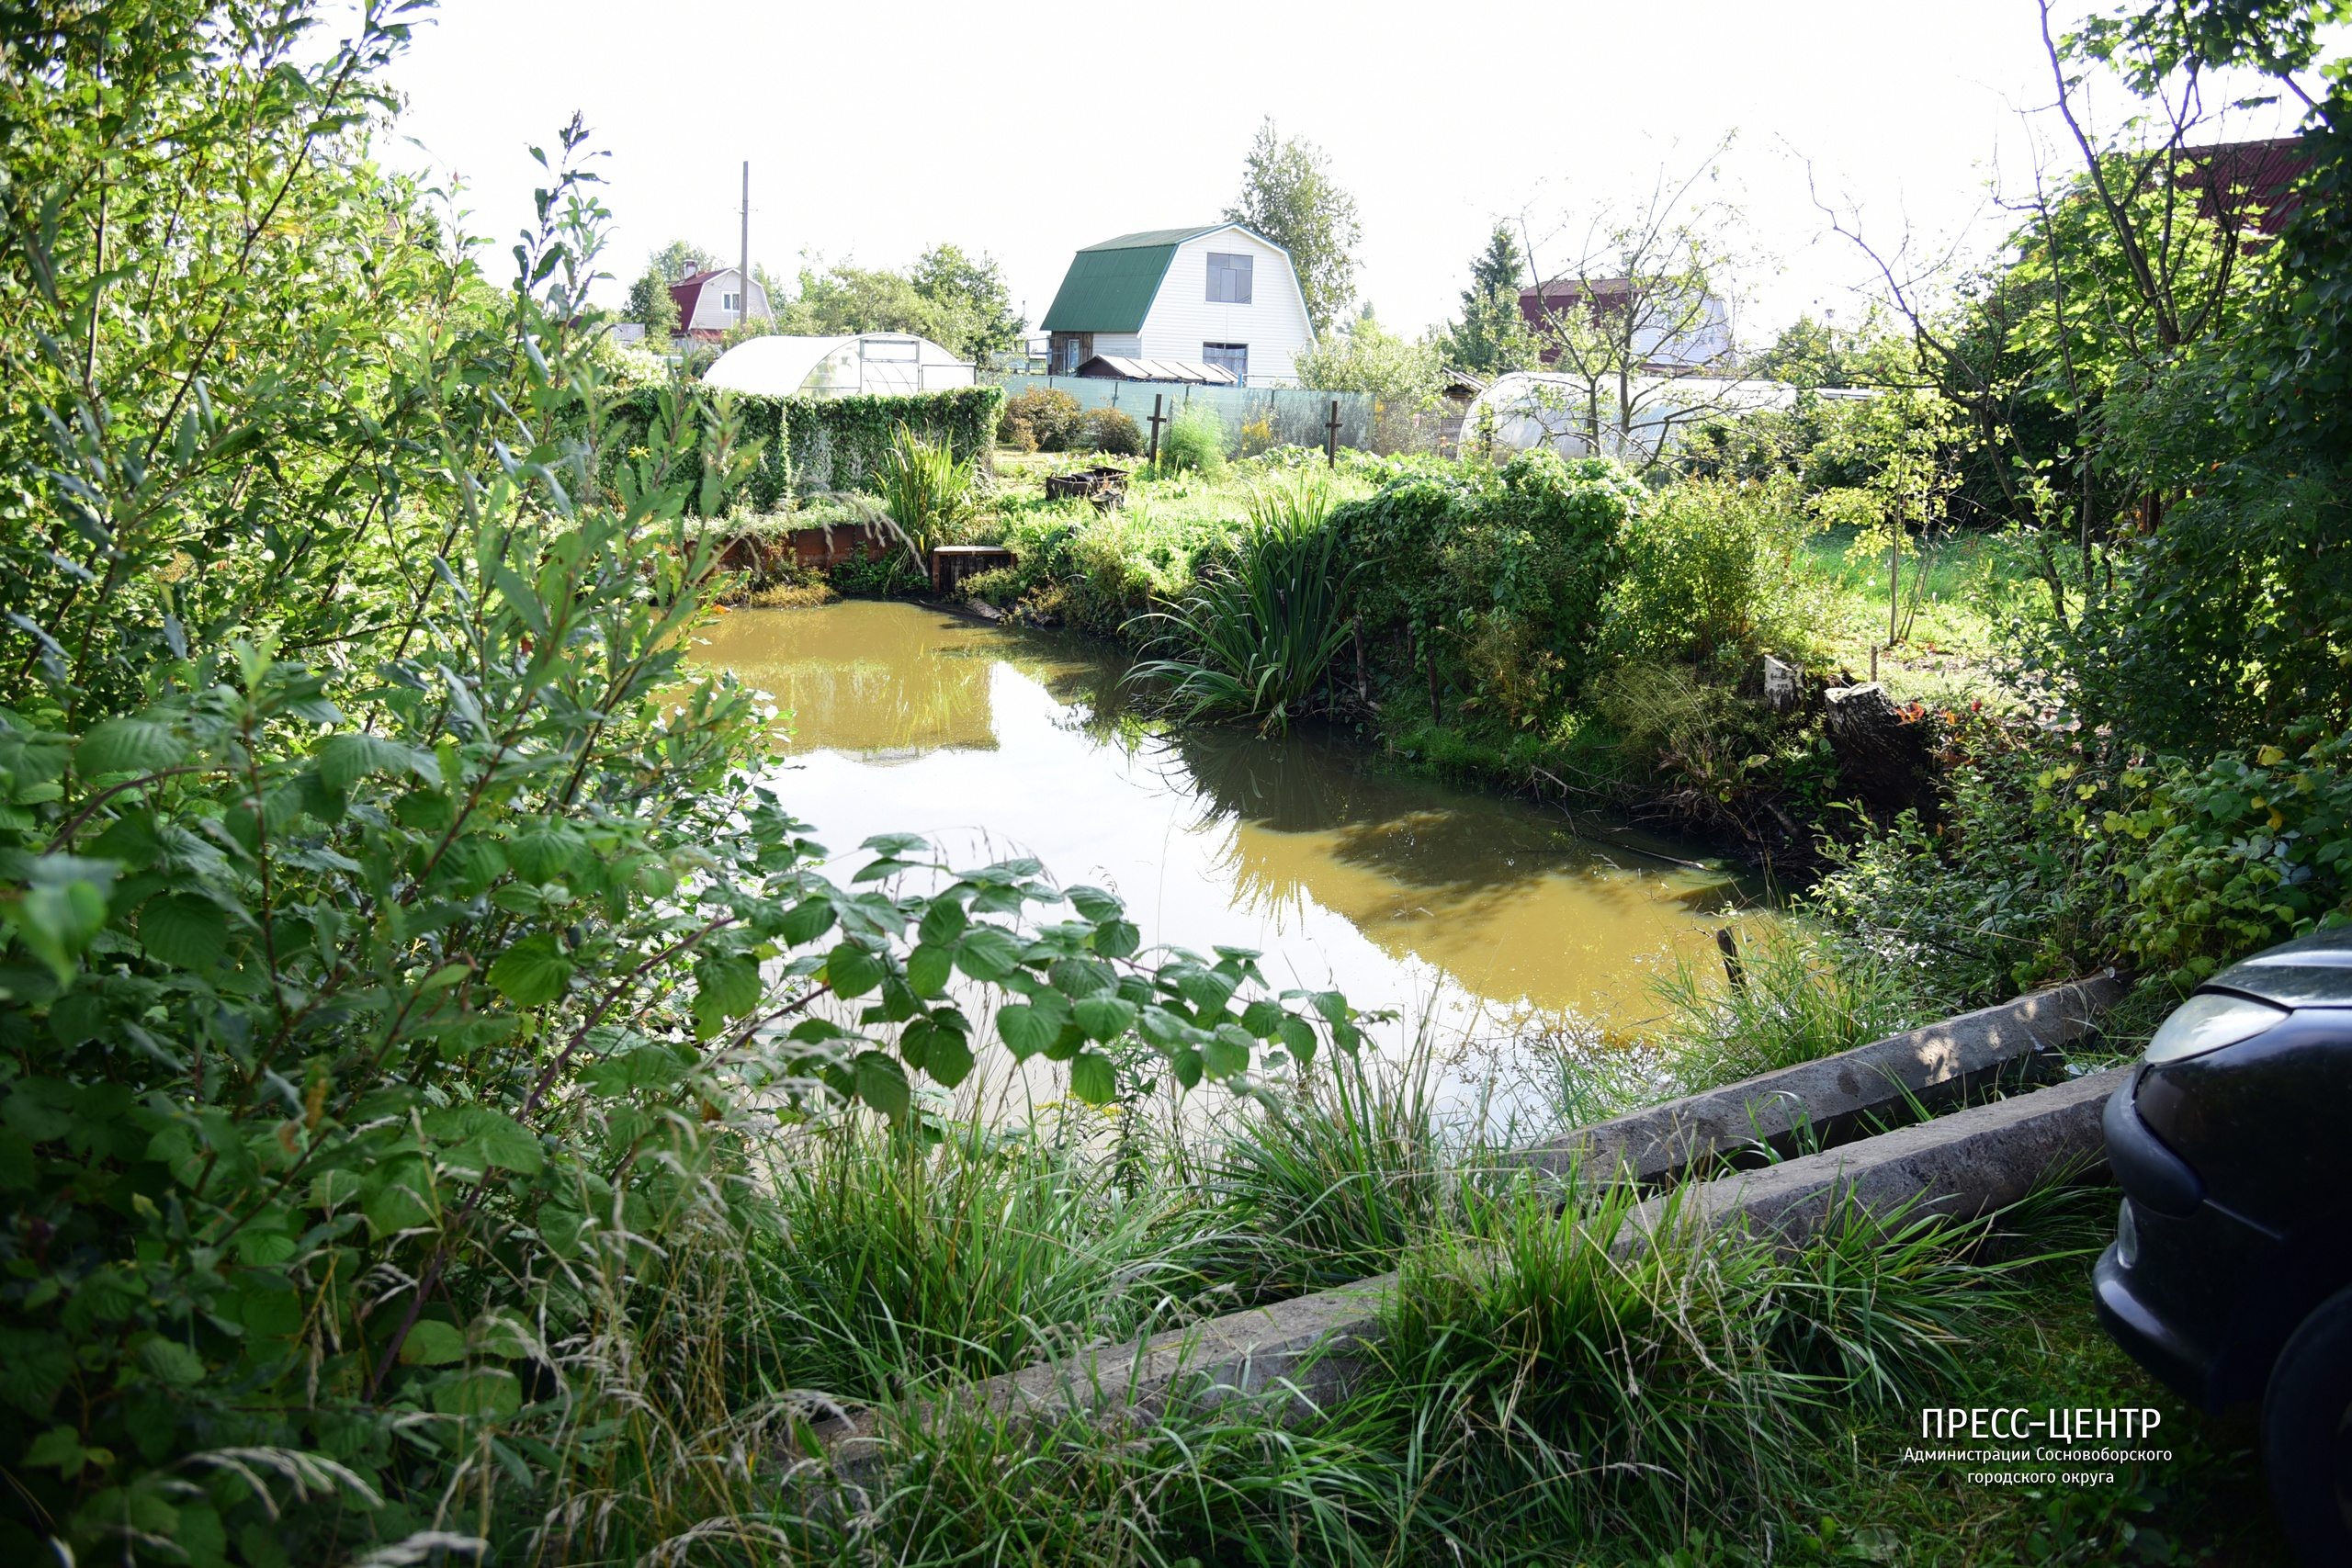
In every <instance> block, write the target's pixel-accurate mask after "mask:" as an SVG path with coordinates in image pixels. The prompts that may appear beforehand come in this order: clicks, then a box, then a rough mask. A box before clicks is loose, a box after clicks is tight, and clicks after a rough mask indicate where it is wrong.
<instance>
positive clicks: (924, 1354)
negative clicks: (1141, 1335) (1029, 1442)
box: [762, 1125, 1223, 1399]
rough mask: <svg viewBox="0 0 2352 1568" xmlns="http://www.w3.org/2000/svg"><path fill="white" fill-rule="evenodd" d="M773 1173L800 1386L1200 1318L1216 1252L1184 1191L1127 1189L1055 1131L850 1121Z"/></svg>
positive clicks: (986, 1371)
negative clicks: (901, 1131) (905, 1129)
mask: <svg viewBox="0 0 2352 1568" xmlns="http://www.w3.org/2000/svg"><path fill="white" fill-rule="evenodd" d="M773 1181H774V1186H775V1198H776V1204H777V1210H778V1217H779V1222H780V1224H779V1229H778V1232H777V1234H776V1235H775V1236H773V1237H772V1238H769V1239H768V1240H766V1241H765V1242H764V1243H763V1246H764V1247H765V1248H766V1252H765V1256H764V1258H763V1260H762V1261H763V1265H764V1276H765V1284H764V1287H763V1289H764V1293H765V1297H766V1300H765V1303H764V1305H765V1307H766V1310H767V1313H768V1317H769V1329H768V1332H769V1335H770V1343H771V1345H772V1346H773V1348H774V1349H775V1354H776V1357H777V1359H778V1361H779V1363H780V1364H781V1365H782V1366H784V1367H785V1368H786V1369H788V1371H789V1373H790V1376H791V1378H792V1380H793V1381H794V1382H795V1383H796V1384H798V1385H800V1386H806V1387H815V1388H822V1389H826V1390H828V1391H831V1392H832V1393H837V1394H839V1395H841V1396H842V1397H845V1398H852V1399H872V1398H876V1397H880V1396H882V1395H884V1394H886V1393H889V1392H891V1391H892V1390H893V1389H894V1388H896V1387H899V1386H903V1385H904V1384H906V1383H907V1382H910V1381H913V1380H920V1379H924V1378H934V1377H940V1376H944V1375H948V1374H954V1375H959V1376H970V1377H983V1378H985V1377H991V1376H994V1375H996V1374H998V1373H1001V1372H1006V1371H1014V1370H1016V1369H1018V1368H1019V1367H1021V1366H1023V1365H1026V1364H1028V1363H1029V1362H1031V1361H1034V1360H1036V1359H1043V1358H1045V1357H1046V1356H1047V1355H1049V1354H1051V1353H1053V1352H1056V1351H1058V1350H1062V1349H1066V1348H1069V1347H1071V1346H1075V1345H1083V1344H1087V1343H1090V1342H1092V1341H1095V1340H1101V1339H1119V1338H1125V1337H1129V1336H1131V1335H1133V1334H1135V1333H1136V1332H1137V1331H1138V1330H1139V1329H1140V1328H1142V1327H1143V1326H1144V1325H1147V1324H1148V1323H1152V1322H1157V1321H1160V1320H1164V1319H1170V1318H1174V1317H1178V1316H1183V1315H1191V1314H1194V1313H1195V1311H1196V1309H1197V1303H1198V1298H1200V1297H1201V1296H1202V1293H1203V1292H1204V1291H1206V1290H1207V1289H1208V1288H1209V1287H1210V1285H1211V1284H1212V1282H1213V1281H1212V1280H1211V1277H1210V1273H1209V1269H1210V1268H1211V1266H1212V1264H1213V1263H1214V1261H1215V1259H1216V1257H1217V1256H1218V1254H1219V1252H1220V1250H1221V1249H1220V1247H1218V1245H1217V1243H1216V1238H1215V1237H1214V1236H1212V1235H1210V1234H1209V1232H1208V1227H1207V1225H1206V1224H1205V1223H1204V1215H1203V1214H1202V1213H1201V1211H1200V1208H1199V1205H1198V1203H1197V1202H1196V1201H1195V1200H1194V1199H1193V1197H1192V1196H1191V1195H1190V1194H1189V1193H1188V1192H1187V1191H1186V1190H1184V1189H1183V1188H1182V1186H1181V1185H1179V1184H1174V1183H1159V1184H1146V1185H1144V1186H1143V1187H1142V1188H1141V1189H1140V1190H1138V1191H1136V1192H1133V1193H1131V1192H1130V1191H1129V1190H1126V1185H1125V1184H1123V1183H1122V1182H1121V1181H1120V1180H1119V1179H1118V1171H1117V1169H1116V1161H1115V1159H1114V1157H1113V1156H1111V1155H1110V1154H1109V1153H1106V1152H1101V1151H1095V1150H1092V1149H1091V1148H1088V1147H1084V1146H1071V1145H1068V1144H1065V1143H1061V1142H1059V1141H1057V1140H1054V1139H1052V1138H1031V1137H1012V1138H1004V1137H991V1136H990V1135H989V1134H984V1133H981V1132H979V1131H978V1130H975V1129H968V1128H967V1129H963V1130H960V1131H959V1132H957V1133H956V1134H954V1135H953V1136H951V1137H950V1138H949V1139H948V1140H947V1141H946V1142H945V1143H944V1144H942V1145H937V1146H935V1147H931V1148H924V1147H922V1146H919V1145H914V1144H911V1143H910V1141H909V1140H908V1139H907V1138H905V1137H903V1136H899V1135H894V1134H889V1133H888V1132H886V1131H883V1130H880V1129H876V1128H872V1127H867V1126H855V1125H853V1126H843V1127H840V1128H834V1129H829V1130H828V1131H827V1132H825V1133H824V1134H821V1135H819V1136H816V1137H814V1138H812V1139H809V1140H808V1141H807V1142H806V1143H805V1144H803V1145H801V1146H800V1147H799V1148H798V1149H797V1151H796V1155H795V1157H792V1158H790V1159H788V1160H786V1161H783V1162H780V1163H779V1165H778V1167H777V1168H776V1170H775V1176H774V1178H773ZM1222 1304H1223V1303H1222V1301H1221V1300H1219V1301H1218V1302H1217V1303H1216V1306H1212V1307H1211V1308H1210V1310H1216V1309H1217V1307H1221V1306H1222Z"/></svg>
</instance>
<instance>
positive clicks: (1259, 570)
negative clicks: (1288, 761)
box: [1128, 478, 1363, 731]
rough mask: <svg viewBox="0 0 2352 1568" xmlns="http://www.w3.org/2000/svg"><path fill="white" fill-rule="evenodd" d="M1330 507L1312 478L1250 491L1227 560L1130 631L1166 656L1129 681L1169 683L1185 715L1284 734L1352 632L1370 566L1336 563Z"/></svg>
mask: <svg viewBox="0 0 2352 1568" xmlns="http://www.w3.org/2000/svg"><path fill="white" fill-rule="evenodd" d="M1332 502H1333V498H1332V492H1331V491H1330V490H1329V488H1327V487H1326V486H1324V485H1322V484H1319V483H1317V482H1316V481H1315V480H1312V479H1305V478H1301V479H1294V480H1291V481H1288V482H1269V483H1267V484H1265V485H1261V486H1260V487H1259V488H1257V489H1256V490H1254V491H1251V492H1250V502H1249V515H1250V521H1249V525H1248V527H1247V528H1245V529H1244V530H1243V532H1242V533H1241V535H1240V536H1239V537H1238V539H1237V540H1236V541H1235V543H1234V546H1233V553H1232V556H1231V558H1230V559H1228V560H1227V561H1225V562H1223V563H1221V564H1219V565H1217V566H1216V567H1213V568H1204V569H1203V570H1201V572H1200V575H1199V577H1198V579H1197V581H1195V582H1194V584H1193V588H1192V590H1191V591H1190V592H1187V593H1186V594H1185V595H1184V596H1183V598H1182V599H1181V600H1179V601H1178V602H1177V603H1176V604H1175V606H1174V607H1173V608H1171V609H1169V610H1163V611H1155V612H1153V613H1151V614H1150V615H1145V616H1142V617H1139V619H1138V621H1137V622H1136V623H1134V624H1133V625H1132V626H1131V627H1130V633H1131V635H1134V634H1136V633H1142V634H1146V635H1147V637H1148V640H1146V642H1145V651H1146V652H1153V651H1155V650H1156V651H1158V652H1159V657H1157V658H1151V659H1147V660H1143V661H1141V662H1140V663H1138V664H1137V665H1136V667H1135V669H1134V670H1133V671H1130V672H1129V675H1128V679H1129V680H1131V681H1134V682H1155V681H1162V682H1168V683H1169V685H1168V693H1167V694H1168V699H1169V701H1170V704H1171V705H1173V706H1174V707H1175V708H1176V709H1177V710H1178V711H1179V712H1181V713H1182V715H1183V716H1185V717H1187V718H1200V717H1204V716H1211V715H1246V716H1250V717H1254V718H1257V719H1258V720H1259V721H1260V728H1261V729H1265V730H1268V731H1280V730H1283V729H1284V728H1288V726H1289V724H1290V721H1291V720H1292V719H1293V718H1295V717H1297V716H1300V715H1301V714H1303V713H1304V712H1305V711H1306V708H1307V707H1308V705H1309V704H1310V703H1311V701H1312V698H1313V696H1314V694H1315V691H1316V688H1317V687H1318V686H1319V685H1320V684H1321V683H1322V682H1323V677H1324V675H1325V674H1326V672H1327V671H1329V669H1330V667H1331V661H1332V660H1333V659H1335V658H1336V657H1338V655H1339V651H1340V649H1341V648H1342V647H1344V646H1346V644H1347V641H1348V637H1349V635H1350V632H1351V629H1352V626H1351V622H1350V621H1349V619H1348V603H1349V594H1350V591H1351V586H1352V584H1353V582H1354V581H1355V578H1356V576H1357V574H1358V573H1359V572H1361V571H1362V570H1363V563H1361V562H1358V563H1356V564H1354V565H1352V566H1351V565H1346V564H1344V563H1343V562H1342V561H1341V559H1340V538H1339V536H1338V535H1337V534H1336V533H1334V532H1333V531H1332V529H1331V528H1330V527H1329V525H1328V524H1329V518H1330V515H1331V508H1332Z"/></svg>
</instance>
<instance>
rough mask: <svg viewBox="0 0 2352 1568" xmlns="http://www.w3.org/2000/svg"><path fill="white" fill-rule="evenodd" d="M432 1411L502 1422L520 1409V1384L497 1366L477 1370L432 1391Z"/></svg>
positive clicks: (521, 1404)
mask: <svg viewBox="0 0 2352 1568" xmlns="http://www.w3.org/2000/svg"><path fill="white" fill-rule="evenodd" d="M433 1408H434V1409H435V1410H438V1411H439V1412H441V1414H443V1415H444V1416H479V1417H481V1419H483V1420H486V1421H503V1420H504V1419H506V1417H508V1416H512V1415H514V1414H515V1412H516V1411H518V1410H520V1409H522V1408H523V1384H522V1382H521V1381H520V1380H518V1379H517V1378H516V1377H515V1374H514V1373H513V1372H510V1371H505V1370H504V1369H503V1368H499V1367H479V1368H476V1369H475V1370H474V1371H470V1372H468V1373H467V1374H466V1375H465V1376H463V1377H461V1378H457V1379H454V1380H452V1381H451V1382H445V1383H443V1384H442V1385H441V1386H440V1387H438V1388H436V1389H435V1390H434V1391H433Z"/></svg>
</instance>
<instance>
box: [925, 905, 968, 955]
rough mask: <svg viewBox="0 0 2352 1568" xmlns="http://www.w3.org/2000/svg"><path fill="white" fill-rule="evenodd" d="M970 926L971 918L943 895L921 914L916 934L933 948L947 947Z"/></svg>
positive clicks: (960, 906)
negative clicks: (920, 921)
mask: <svg viewBox="0 0 2352 1568" xmlns="http://www.w3.org/2000/svg"><path fill="white" fill-rule="evenodd" d="M969 924H971V917H970V916H968V915H967V914H965V913H964V906H963V905H961V904H959V903H957V902H956V900H955V899H954V898H951V897H948V896H947V895H946V894H944V893H943V894H941V895H940V896H939V897H936V898H933V900H932V901H931V905H930V907H929V908H926V909H924V910H923V912H922V925H921V926H920V927H919V928H917V931H916V934H917V935H919V936H920V937H922V940H923V941H924V942H929V943H931V944H932V945H933V947H947V946H950V945H952V944H953V943H954V942H955V941H956V938H957V937H959V936H962V935H963V934H964V928H965V927H966V926H967V925H969Z"/></svg>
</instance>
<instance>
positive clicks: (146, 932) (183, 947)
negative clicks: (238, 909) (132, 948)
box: [139, 893, 229, 975]
mask: <svg viewBox="0 0 2352 1568" xmlns="http://www.w3.org/2000/svg"><path fill="white" fill-rule="evenodd" d="M139 942H140V945H141V946H142V947H144V948H145V949H146V950H147V953H148V956H150V957H152V958H153V959H155V960H156V961H157V962H159V963H163V964H170V965H171V966H172V967H173V968H175V969H188V970H193V971H194V972H196V973H197V974H199V975H201V974H206V973H208V972H209V971H210V969H211V968H212V966H213V965H214V964H218V963H220V955H221V954H222V953H226V952H228V951H229V919H228V916H226V915H225V914H223V913H222V912H221V909H220V906H219V905H217V904H215V903H213V902H212V901H211V900H210V899H208V898H198V897H196V896H195V895H193V894H189V893H166V894H164V895H163V896H162V897H156V898H150V899H148V900H147V902H146V903H145V904H144V905H142V906H141V908H140V910H139Z"/></svg>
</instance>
